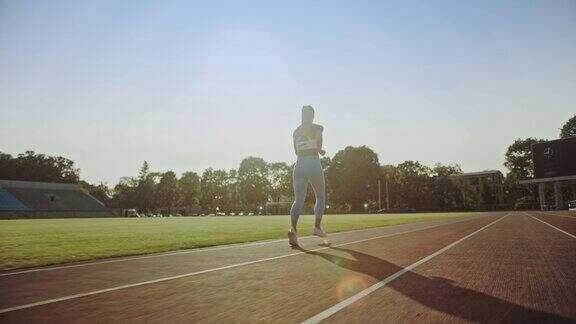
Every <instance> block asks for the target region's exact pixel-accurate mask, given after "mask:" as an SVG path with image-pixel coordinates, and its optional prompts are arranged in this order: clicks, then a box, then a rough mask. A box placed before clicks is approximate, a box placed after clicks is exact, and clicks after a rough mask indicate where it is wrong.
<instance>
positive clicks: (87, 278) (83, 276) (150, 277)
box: [0, 216, 484, 310]
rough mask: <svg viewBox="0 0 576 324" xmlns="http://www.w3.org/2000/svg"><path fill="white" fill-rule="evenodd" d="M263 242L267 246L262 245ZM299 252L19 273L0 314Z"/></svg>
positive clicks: (399, 229) (370, 234) (358, 234)
mask: <svg viewBox="0 0 576 324" xmlns="http://www.w3.org/2000/svg"><path fill="white" fill-rule="evenodd" d="M477 217H484V216H476V217H473V218H462V219H453V220H444V221H433V222H423V223H412V224H403V225H397V226H391V227H380V228H372V229H366V230H359V231H350V232H346V233H340V234H335V235H333V236H331V239H332V241H333V243H334V244H342V243H348V242H353V241H358V240H365V239H371V238H374V237H379V236H383V235H384V236H386V235H401V234H402V233H405V232H410V231H419V230H422V229H425V228H430V227H436V226H444V225H445V224H452V223H458V222H466V221H471V220H473V219H474V218H477ZM302 242H303V246H304V247H305V248H307V249H313V248H317V246H316V244H317V243H318V242H319V239H318V238H315V237H314V238H312V237H307V238H303V240H302ZM265 243H266V242H265ZM296 253H299V252H298V251H296V252H295V251H293V250H292V249H290V248H289V247H288V245H287V244H286V241H285V240H282V241H272V242H267V243H266V244H262V245H254V244H246V245H238V246H235V247H231V248H227V249H224V248H223V249H206V250H202V251H198V252H197V253H184V254H173V255H166V256H159V257H157V258H146V259H136V260H125V261H124V262H115V263H101V264H94V265H92V266H89V267H75V268H64V269H56V271H47V272H31V273H22V274H18V275H15V276H8V277H0V290H1V291H2V292H3V293H2V294H0V306H1V307H0V309H2V310H6V309H7V308H11V307H17V306H20V305H26V304H32V303H37V302H43V301H46V300H51V299H58V298H66V297H69V296H74V295H78V294H86V293H90V292H95V291H100V290H106V289H114V288H115V287H119V286H126V285H137V284H139V283H142V282H148V281H154V280H162V279H166V278H171V277H175V276H181V275H186V274H193V273H195V272H203V271H211V270H214V269H216V271H218V269H219V268H226V267H229V266H231V265H241V264H243V263H249V262H252V261H258V260H263V259H269V258H277V257H282V256H287V255H291V254H296Z"/></svg>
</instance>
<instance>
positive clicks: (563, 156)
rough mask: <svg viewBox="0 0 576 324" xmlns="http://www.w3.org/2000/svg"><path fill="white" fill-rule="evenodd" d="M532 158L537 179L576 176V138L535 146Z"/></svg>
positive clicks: (533, 146)
mask: <svg viewBox="0 0 576 324" xmlns="http://www.w3.org/2000/svg"><path fill="white" fill-rule="evenodd" d="M532 157H533V159H534V177H535V178H536V179H541V178H553V177H564V176H572V175H576V137H570V138H565V139H559V140H554V141H548V142H543V143H538V144H534V145H532Z"/></svg>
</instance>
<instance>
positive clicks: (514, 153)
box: [504, 137, 545, 179]
mask: <svg viewBox="0 0 576 324" xmlns="http://www.w3.org/2000/svg"><path fill="white" fill-rule="evenodd" d="M544 141H545V140H543V139H537V138H532V137H529V138H526V139H520V138H519V139H517V140H515V141H514V143H512V145H510V146H509V147H508V150H507V151H506V156H505V161H504V166H506V167H507V168H508V170H510V172H512V173H514V174H515V176H516V177H517V178H518V179H525V178H529V177H533V176H534V161H533V160H532V145H534V144H536V143H541V142H544Z"/></svg>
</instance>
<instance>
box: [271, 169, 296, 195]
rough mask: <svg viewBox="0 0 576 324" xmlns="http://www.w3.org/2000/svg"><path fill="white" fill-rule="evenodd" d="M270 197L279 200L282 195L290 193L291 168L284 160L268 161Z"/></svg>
mask: <svg viewBox="0 0 576 324" xmlns="http://www.w3.org/2000/svg"><path fill="white" fill-rule="evenodd" d="M268 171H269V172H268V177H269V178H268V182H269V183H270V197H271V198H272V200H273V201H280V199H281V198H282V197H286V196H291V194H292V168H291V167H290V166H288V164H286V163H284V162H276V163H270V164H269V166H268Z"/></svg>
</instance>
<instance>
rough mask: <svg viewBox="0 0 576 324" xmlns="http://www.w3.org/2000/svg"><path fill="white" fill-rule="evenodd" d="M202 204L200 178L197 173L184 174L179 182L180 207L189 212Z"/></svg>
mask: <svg viewBox="0 0 576 324" xmlns="http://www.w3.org/2000/svg"><path fill="white" fill-rule="evenodd" d="M199 203H200V177H199V176H198V174H197V173H195V172H184V173H183V174H182V176H181V177H180V179H179V180H178V205H179V206H182V207H185V208H187V209H188V210H193V209H195V208H196V207H197V206H198V204H199Z"/></svg>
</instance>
